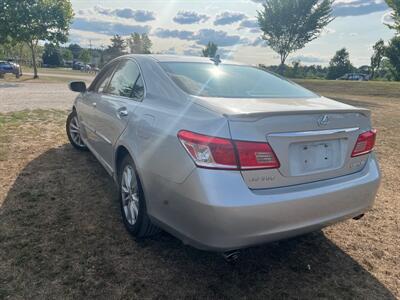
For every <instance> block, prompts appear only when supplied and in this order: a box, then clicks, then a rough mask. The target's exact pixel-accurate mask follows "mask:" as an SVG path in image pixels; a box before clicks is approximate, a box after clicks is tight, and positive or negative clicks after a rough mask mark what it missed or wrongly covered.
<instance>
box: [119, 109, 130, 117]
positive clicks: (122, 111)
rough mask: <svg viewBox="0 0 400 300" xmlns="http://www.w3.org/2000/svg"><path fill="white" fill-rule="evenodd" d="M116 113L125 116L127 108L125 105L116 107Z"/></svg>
mask: <svg viewBox="0 0 400 300" xmlns="http://www.w3.org/2000/svg"><path fill="white" fill-rule="evenodd" d="M118 115H119V116H120V117H127V116H128V110H127V109H126V107H121V108H120V109H118Z"/></svg>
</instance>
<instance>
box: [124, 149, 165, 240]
mask: <svg viewBox="0 0 400 300" xmlns="http://www.w3.org/2000/svg"><path fill="white" fill-rule="evenodd" d="M128 170H130V171H128ZM129 172H131V180H128V181H130V184H131V186H130V187H128V186H127V184H126V182H127V178H129ZM125 176H127V177H125ZM118 181H119V182H118V185H119V200H120V206H121V216H122V221H123V223H124V225H125V228H126V229H127V230H128V232H129V233H130V234H131V235H132V236H134V237H135V238H139V239H140V238H146V237H149V236H152V235H155V234H157V233H158V232H159V231H160V229H159V228H158V227H157V226H155V225H153V224H152V222H151V221H150V218H149V216H148V214H147V208H146V201H145V197H144V193H143V188H142V184H141V182H140V179H139V176H138V174H137V171H136V167H135V164H134V162H133V160H132V158H131V157H130V156H129V155H125V157H124V158H123V159H122V161H121V163H120V165H119V168H118ZM129 191H130V192H129ZM133 199H135V200H133ZM130 205H132V206H135V208H132V209H131V206H130ZM135 211H136V217H134V218H132V215H135V213H134V212H135Z"/></svg>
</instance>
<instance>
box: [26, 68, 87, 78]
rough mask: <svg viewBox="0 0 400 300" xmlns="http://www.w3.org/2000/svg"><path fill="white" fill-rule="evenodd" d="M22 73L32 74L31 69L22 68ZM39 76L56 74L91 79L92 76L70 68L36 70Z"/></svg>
mask: <svg viewBox="0 0 400 300" xmlns="http://www.w3.org/2000/svg"><path fill="white" fill-rule="evenodd" d="M22 72H23V73H33V68H31V67H26V66H22ZM38 73H39V75H40V74H57V75H73V76H75V75H76V76H87V77H93V74H88V73H85V72H81V71H78V70H72V69H70V68H38Z"/></svg>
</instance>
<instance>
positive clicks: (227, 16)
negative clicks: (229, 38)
mask: <svg viewBox="0 0 400 300" xmlns="http://www.w3.org/2000/svg"><path fill="white" fill-rule="evenodd" d="M246 18H247V16H246V15H245V14H244V13H241V12H233V11H225V12H223V13H220V14H218V15H217V16H216V17H215V21H214V25H229V24H233V23H236V22H240V21H242V20H244V19H246Z"/></svg>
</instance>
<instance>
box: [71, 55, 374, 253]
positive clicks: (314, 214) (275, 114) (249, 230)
mask: <svg viewBox="0 0 400 300" xmlns="http://www.w3.org/2000/svg"><path fill="white" fill-rule="evenodd" d="M70 88H71V89H72V90H73V91H76V92H79V93H80V94H79V96H78V97H77V99H76V101H75V103H74V105H73V109H72V113H71V114H70V115H69V117H68V121H67V133H68V137H69V139H70V141H71V143H72V145H73V146H74V147H76V148H77V149H80V150H86V149H89V150H90V151H91V152H92V153H93V154H94V156H95V157H96V158H97V159H98V160H99V162H100V163H101V164H102V165H103V166H104V168H105V169H106V170H107V171H108V173H109V174H110V175H111V176H112V177H113V178H114V180H115V182H116V183H117V185H118V187H119V191H120V201H121V214H122V219H123V222H124V224H125V226H126V228H127V230H128V231H129V232H130V233H131V234H133V235H134V236H135V237H138V238H142V237H146V236H149V235H152V234H154V233H156V232H157V231H158V230H159V228H162V229H164V230H166V231H168V232H170V233H171V234H173V235H175V236H176V237H178V238H179V239H181V240H182V241H183V242H184V243H187V244H190V245H192V246H194V247H197V248H200V249H205V250H211V251H221V252H223V251H231V250H235V249H240V248H244V247H249V246H252V245H257V244H261V243H266V242H271V241H275V240H279V239H284V238H289V237H292V236H296V235H300V234H304V233H307V232H310V231H314V230H318V229H321V228H323V227H325V226H328V225H331V224H334V223H336V222H339V221H342V220H346V219H349V218H359V217H360V216H362V215H363V214H364V213H365V212H366V211H367V210H368V209H369V208H371V206H372V205H373V202H374V198H375V195H376V192H377V189H378V186H379V182H380V172H379V168H378V164H377V160H376V158H375V155H374V153H373V148H374V143H375V136H376V131H375V130H374V129H373V128H372V127H371V121H370V112H369V111H368V110H367V109H363V108H357V107H353V106H350V105H346V104H343V103H339V102H336V101H333V100H330V99H327V98H324V97H321V96H318V95H316V94H314V93H312V92H310V91H308V90H306V89H304V88H302V87H300V86H298V85H296V84H294V83H293V82H290V81H288V80H286V79H284V78H281V77H278V76H276V75H274V74H271V73H269V72H266V71H264V70H260V69H258V68H256V67H252V66H249V65H244V64H240V63H236V62H232V61H220V60H218V59H213V60H210V59H208V58H200V57H179V56H161V55H129V56H122V57H119V58H117V59H115V60H113V61H112V62H110V63H109V64H108V65H107V66H106V67H104V68H103V70H102V71H101V72H100V73H99V74H98V76H97V77H96V79H95V80H94V82H93V83H92V84H91V85H90V86H89V87H88V88H87V87H86V86H85V83H83V82H72V83H71V84H70ZM343 234H346V233H345V232H344V233H343Z"/></svg>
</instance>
